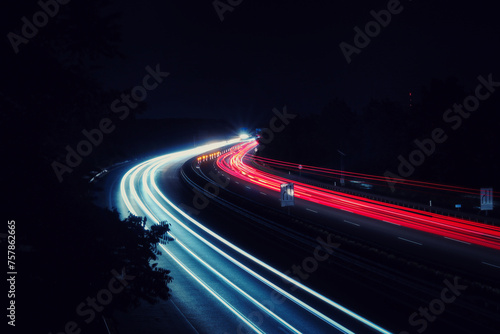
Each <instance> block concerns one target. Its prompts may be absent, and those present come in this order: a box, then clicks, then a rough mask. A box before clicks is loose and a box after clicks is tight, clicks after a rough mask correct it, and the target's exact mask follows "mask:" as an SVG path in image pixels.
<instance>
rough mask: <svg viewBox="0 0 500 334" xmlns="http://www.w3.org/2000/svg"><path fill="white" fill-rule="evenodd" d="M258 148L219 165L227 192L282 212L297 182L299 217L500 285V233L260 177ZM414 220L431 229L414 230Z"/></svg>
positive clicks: (245, 150) (263, 174)
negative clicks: (287, 189)
mask: <svg viewBox="0 0 500 334" xmlns="http://www.w3.org/2000/svg"><path fill="white" fill-rule="evenodd" d="M255 146H256V143H255V142H253V143H249V144H247V146H246V147H244V148H242V149H241V150H240V151H238V152H232V153H231V154H225V155H222V156H220V157H219V158H218V159H217V162H216V163H217V167H218V168H220V170H221V171H223V172H225V173H227V175H231V176H232V177H233V179H234V180H236V178H237V179H238V181H235V182H233V183H232V184H231V186H230V187H228V190H231V191H232V192H233V193H236V194H245V197H246V198H252V199H253V200H254V201H256V202H260V203H261V204H262V205H269V199H270V198H275V199H276V200H275V204H274V205H275V206H279V201H278V198H279V195H278V194H279V184H281V183H285V182H294V183H295V197H296V199H295V201H296V204H295V206H294V208H293V209H294V214H295V215H300V216H303V217H306V218H308V219H309V220H312V221H315V222H318V223H320V224H321V223H323V224H325V225H327V226H329V227H333V228H335V229H337V230H339V231H341V232H343V233H345V234H349V235H357V236H359V237H361V238H362V239H364V240H365V241H367V242H369V243H372V244H374V245H380V246H383V247H384V248H387V247H389V248H392V249H395V250H397V251H398V252H402V253H406V254H409V255H411V256H412V257H415V258H420V259H422V258H423V259H426V260H428V261H430V262H434V263H438V264H439V265H440V266H443V267H450V268H453V269H455V270H457V271H459V272H475V273H478V274H481V275H482V276H483V277H489V278H492V281H497V280H498V279H500V261H499V260H498V258H499V257H498V255H499V254H498V249H499V248H500V228H498V227H495V226H486V225H484V224H478V223H474V222H470V221H464V220H463V219H456V218H453V217H447V216H440V215H438V214H433V213H428V212H423V211H419V210H416V209H409V208H402V207H398V206H396V205H390V204H386V203H380V202H376V201H373V200H368V199H366V198H360V197H357V196H351V195H345V194H342V193H338V192H333V191H330V190H327V189H321V188H318V187H315V186H310V185H308V184H303V183H300V182H295V181H293V180H290V179H287V178H286V175H272V174H269V173H266V172H263V171H260V170H258V169H256V168H255V167H254V166H250V164H249V161H248V160H249V159H248V160H246V161H244V157H245V155H247V154H248V152H251V151H253V148H254V147H255ZM207 174H208V173H207ZM249 189H252V194H251V195H250V194H248V193H249ZM316 194H318V196H317V197H316V196H315V195H316ZM372 204H374V205H372ZM419 215H420V216H421V217H419ZM413 217H417V219H418V221H417V223H418V224H420V223H421V222H424V223H425V224H426V225H424V224H422V226H423V227H421V225H417V224H414V221H413V220H412V219H413ZM454 224H457V225H458V226H455V225H454ZM469 233H471V234H472V237H471V236H469ZM476 243H477V244H476Z"/></svg>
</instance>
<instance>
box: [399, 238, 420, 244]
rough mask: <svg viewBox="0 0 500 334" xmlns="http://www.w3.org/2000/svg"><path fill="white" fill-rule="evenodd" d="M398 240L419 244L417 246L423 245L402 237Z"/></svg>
mask: <svg viewBox="0 0 500 334" xmlns="http://www.w3.org/2000/svg"><path fill="white" fill-rule="evenodd" d="M398 239H401V240H404V241H408V242H411V243H413V244H417V245H420V246H422V244H421V243H420V242H416V241H412V240H408V239H405V238H401V237H398Z"/></svg>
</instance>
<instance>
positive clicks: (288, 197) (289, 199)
mask: <svg viewBox="0 0 500 334" xmlns="http://www.w3.org/2000/svg"><path fill="white" fill-rule="evenodd" d="M280 187H281V197H280V201H281V206H282V207H283V206H292V205H294V204H295V201H294V197H293V192H294V189H293V183H282V184H281V185H280Z"/></svg>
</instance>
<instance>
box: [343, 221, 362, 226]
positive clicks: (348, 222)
mask: <svg viewBox="0 0 500 334" xmlns="http://www.w3.org/2000/svg"><path fill="white" fill-rule="evenodd" d="M344 223H347V224H351V225H356V226H359V224H357V223H353V222H350V221H348V220H344Z"/></svg>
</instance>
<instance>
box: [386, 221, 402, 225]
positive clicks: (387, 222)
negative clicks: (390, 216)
mask: <svg viewBox="0 0 500 334" xmlns="http://www.w3.org/2000/svg"><path fill="white" fill-rule="evenodd" d="M382 221H383V222H384V223H389V224H392V225H396V226H401V225H399V224H396V223H392V222H388V221H387V220H382Z"/></svg>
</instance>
